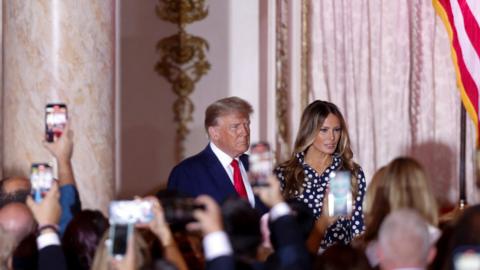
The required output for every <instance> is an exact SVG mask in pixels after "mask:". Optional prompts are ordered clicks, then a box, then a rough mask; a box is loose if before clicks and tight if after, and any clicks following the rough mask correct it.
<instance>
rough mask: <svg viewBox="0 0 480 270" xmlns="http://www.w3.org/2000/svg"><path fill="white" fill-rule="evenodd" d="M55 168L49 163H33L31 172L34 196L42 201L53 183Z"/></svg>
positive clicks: (36, 199) (37, 200)
mask: <svg viewBox="0 0 480 270" xmlns="http://www.w3.org/2000/svg"><path fill="white" fill-rule="evenodd" d="M53 181H54V180H53V169H52V167H51V166H50V165H49V164H48V163H33V164H32V167H31V172H30V183H31V185H32V197H33V199H34V200H35V201H36V202H41V201H42V199H43V198H44V197H45V195H46V194H47V192H48V191H49V190H50V188H51V187H52V184H53Z"/></svg>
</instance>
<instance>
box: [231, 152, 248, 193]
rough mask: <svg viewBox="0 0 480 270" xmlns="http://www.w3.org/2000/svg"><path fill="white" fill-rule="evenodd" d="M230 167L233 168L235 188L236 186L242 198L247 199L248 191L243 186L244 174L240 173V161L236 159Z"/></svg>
mask: <svg viewBox="0 0 480 270" xmlns="http://www.w3.org/2000/svg"><path fill="white" fill-rule="evenodd" d="M230 165H232V167H233V186H235V190H236V191H237V193H238V196H240V198H242V199H247V190H246V189H245V185H244V184H243V179H242V173H241V172H240V167H239V166H238V161H237V160H236V159H234V160H232V163H230Z"/></svg>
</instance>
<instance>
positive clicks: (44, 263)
mask: <svg viewBox="0 0 480 270" xmlns="http://www.w3.org/2000/svg"><path fill="white" fill-rule="evenodd" d="M51 269H55V270H64V269H65V270H66V269H67V263H66V261H65V256H64V254H63V251H62V248H61V246H59V245H49V246H46V247H44V248H42V249H40V250H39V251H38V270H51Z"/></svg>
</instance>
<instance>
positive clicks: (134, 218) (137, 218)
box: [109, 200, 154, 224]
mask: <svg viewBox="0 0 480 270" xmlns="http://www.w3.org/2000/svg"><path fill="white" fill-rule="evenodd" d="M152 206H153V204H152V202H151V201H148V200H130V201H112V202H110V207H109V217H110V218H109V219H110V224H129V223H132V224H144V223H148V222H150V221H152V220H153V218H154V215H153V211H152Z"/></svg>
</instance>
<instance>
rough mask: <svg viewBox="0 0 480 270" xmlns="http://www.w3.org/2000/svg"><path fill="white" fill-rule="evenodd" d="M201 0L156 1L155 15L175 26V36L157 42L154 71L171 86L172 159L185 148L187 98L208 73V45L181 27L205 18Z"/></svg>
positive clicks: (189, 109) (190, 108)
mask: <svg viewBox="0 0 480 270" xmlns="http://www.w3.org/2000/svg"><path fill="white" fill-rule="evenodd" d="M204 2H205V1H204V0H159V5H157V7H156V12H157V15H158V16H159V17H160V18H161V19H163V20H165V21H168V22H172V23H175V24H178V28H179V30H178V33H177V34H175V35H172V36H169V37H166V38H163V39H162V40H160V41H159V42H158V43H157V51H159V52H160V55H161V57H160V61H158V62H157V64H156V65H155V70H156V71H157V72H158V73H159V74H160V75H161V76H163V77H165V78H166V79H167V80H168V81H169V82H170V83H171V84H172V89H173V92H174V93H175V94H176V95H177V100H176V101H175V102H174V104H173V112H174V113H175V117H174V120H175V122H176V123H177V131H176V138H175V150H176V151H175V154H176V160H177V161H180V160H181V159H183V156H184V151H185V148H184V146H183V142H184V141H185V139H186V137H187V135H188V133H189V132H190V130H189V128H188V122H191V121H192V119H193V118H192V114H193V111H194V109H195V108H194V105H193V102H192V101H191V100H190V98H189V96H190V94H192V93H193V91H194V89H195V83H197V82H198V81H199V80H200V79H201V78H202V77H203V75H205V74H206V73H207V72H208V70H210V63H209V62H208V61H207V59H206V56H205V51H207V50H208V49H209V46H208V42H207V41H206V40H205V39H203V38H201V37H198V36H193V35H190V34H188V33H187V32H186V30H185V26H186V25H187V24H190V23H193V22H195V21H199V20H203V19H204V18H205V17H206V16H207V15H208V10H207V9H206V8H205V3H204Z"/></svg>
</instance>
